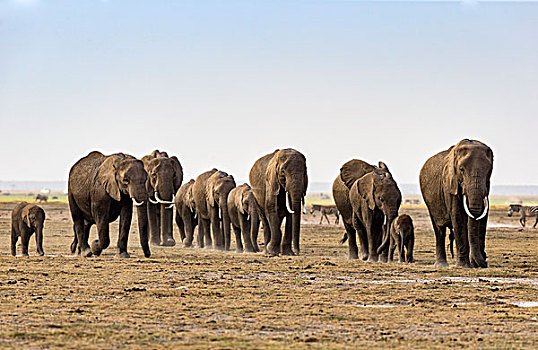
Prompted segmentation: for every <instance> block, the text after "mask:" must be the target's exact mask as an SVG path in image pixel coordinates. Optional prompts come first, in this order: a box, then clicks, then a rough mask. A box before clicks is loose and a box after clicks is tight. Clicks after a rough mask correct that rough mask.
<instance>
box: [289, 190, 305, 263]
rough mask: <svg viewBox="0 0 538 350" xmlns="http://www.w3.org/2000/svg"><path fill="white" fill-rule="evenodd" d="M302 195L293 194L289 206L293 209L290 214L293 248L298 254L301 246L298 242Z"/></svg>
mask: <svg viewBox="0 0 538 350" xmlns="http://www.w3.org/2000/svg"><path fill="white" fill-rule="evenodd" d="M302 201H303V196H301V195H299V196H297V195H295V196H294V197H292V200H291V208H292V209H293V214H291V222H292V231H291V232H292V239H293V249H294V250H295V254H297V255H299V254H300V251H301V248H300V246H299V243H300V232H301V206H302Z"/></svg>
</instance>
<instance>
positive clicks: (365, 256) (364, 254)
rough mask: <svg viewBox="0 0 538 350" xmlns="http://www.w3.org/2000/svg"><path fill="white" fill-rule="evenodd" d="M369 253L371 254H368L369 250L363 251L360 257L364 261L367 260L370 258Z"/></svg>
mask: <svg viewBox="0 0 538 350" xmlns="http://www.w3.org/2000/svg"><path fill="white" fill-rule="evenodd" d="M369 255H370V254H368V252H365V251H361V253H360V258H361V260H362V261H366V260H368V257H369Z"/></svg>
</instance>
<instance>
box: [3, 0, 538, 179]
mask: <svg viewBox="0 0 538 350" xmlns="http://www.w3.org/2000/svg"><path fill="white" fill-rule="evenodd" d="M537 43H538V3H536V2H465V3H461V2H457V1H443V2H440V1H430V2H422V1H418V2H417V1H415V2H407V1H392V2H387V1H381V2H378V1H327V0H325V1H322V0H318V1H314V0H312V1H306V0H305V1H274V0H272V1H234V0H228V1H119V0H109V1H95V0H91V1H90V0H87V1H86V0H78V1H71V2H69V1H39V0H4V1H0V126H1V130H2V136H0V155H1V157H2V159H3V160H4V162H5V163H4V164H7V166H6V165H5V166H2V167H0V179H2V180H18V179H19V180H61V179H66V178H67V173H68V171H69V168H70V167H71V165H72V164H73V163H74V162H75V161H76V160H77V159H79V158H80V157H82V156H84V155H86V154H87V153H88V152H89V151H91V150H94V149H97V150H100V151H102V152H104V153H113V152H118V151H123V152H126V153H130V154H133V155H135V156H138V157H141V156H143V155H145V154H147V153H149V152H151V150H153V149H155V148H158V149H160V150H166V151H168V152H169V153H170V154H174V155H177V156H178V157H179V158H180V160H181V162H182V164H183V167H184V168H185V173H186V176H187V179H186V180H188V178H190V177H195V176H197V175H198V174H199V173H201V172H203V171H205V170H208V169H210V168H212V167H218V168H220V169H222V170H225V171H227V172H229V173H231V174H233V175H234V176H235V177H236V178H237V179H247V178H248V172H249V170H250V167H251V166H252V164H253V162H254V161H255V160H256V159H257V158H258V157H259V156H261V155H264V154H266V153H269V152H272V151H273V150H274V149H276V148H281V147H294V148H297V149H298V150H300V151H302V152H303V153H304V154H305V155H306V157H307V160H308V167H309V175H310V178H311V180H312V181H332V179H333V178H334V176H336V174H337V173H338V170H339V168H340V166H341V164H342V163H344V162H345V161H347V160H349V159H351V158H360V159H364V160H367V161H370V162H377V161H378V160H383V161H385V162H386V163H387V164H388V165H389V167H390V168H391V170H392V172H393V174H394V176H395V178H396V179H397V180H398V181H400V182H402V183H417V182H418V173H419V170H420V167H421V166H422V164H423V163H424V161H425V160H426V159H427V158H428V157H429V156H431V155H433V154H435V153H437V152H439V151H441V150H443V149H446V148H448V147H449V146H450V145H452V144H454V143H456V142H457V141H458V140H460V139H462V138H466V137H468V138H475V139H479V140H482V141H484V142H486V143H487V144H488V145H490V146H491V147H492V149H493V151H494V154H495V164H494V174H493V181H494V183H497V184H510V183H516V184H526V183H527V184H538V175H537V174H538V162H536V159H535V158H536V157H535V154H536V153H535V149H536V139H537V137H538V133H537V131H538V121H537V115H538V44H537Z"/></svg>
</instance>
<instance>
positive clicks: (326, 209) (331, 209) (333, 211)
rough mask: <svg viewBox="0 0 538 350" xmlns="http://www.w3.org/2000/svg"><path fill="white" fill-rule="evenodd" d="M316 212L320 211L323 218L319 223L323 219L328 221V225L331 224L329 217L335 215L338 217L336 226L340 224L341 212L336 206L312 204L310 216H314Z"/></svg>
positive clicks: (321, 219)
mask: <svg viewBox="0 0 538 350" xmlns="http://www.w3.org/2000/svg"><path fill="white" fill-rule="evenodd" d="M315 211H319V212H320V213H321V218H320V220H319V223H320V224H321V222H322V221H323V218H325V219H326V220H327V223H328V224H330V222H329V217H328V216H327V215H334V216H336V220H334V224H335V225H338V223H339V222H340V212H339V211H338V208H336V205H322V204H312V208H310V214H314V212H315Z"/></svg>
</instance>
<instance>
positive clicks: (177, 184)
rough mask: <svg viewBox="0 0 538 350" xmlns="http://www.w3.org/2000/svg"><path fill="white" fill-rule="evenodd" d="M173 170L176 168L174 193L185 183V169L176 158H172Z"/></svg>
mask: <svg viewBox="0 0 538 350" xmlns="http://www.w3.org/2000/svg"><path fill="white" fill-rule="evenodd" d="M170 159H171V161H172V168H174V191H177V190H178V189H179V188H180V187H181V183H183V168H182V167H181V163H180V162H179V159H177V157H176V156H173V157H170Z"/></svg>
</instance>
